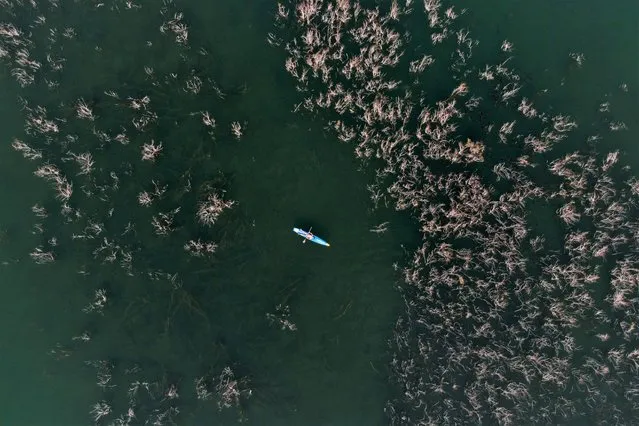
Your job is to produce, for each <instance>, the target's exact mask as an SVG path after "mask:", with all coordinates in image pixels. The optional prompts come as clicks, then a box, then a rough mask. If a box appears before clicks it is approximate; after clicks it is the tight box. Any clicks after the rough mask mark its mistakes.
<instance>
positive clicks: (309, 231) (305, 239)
mask: <svg viewBox="0 0 639 426" xmlns="http://www.w3.org/2000/svg"><path fill="white" fill-rule="evenodd" d="M312 229H313V227H312V226H311V227H310V228H309V229H308V232H307V233H308V234H309V235H311V238H313V234H311V230H312ZM307 240H308V238H306V237H304V241H302V244H306V241H307Z"/></svg>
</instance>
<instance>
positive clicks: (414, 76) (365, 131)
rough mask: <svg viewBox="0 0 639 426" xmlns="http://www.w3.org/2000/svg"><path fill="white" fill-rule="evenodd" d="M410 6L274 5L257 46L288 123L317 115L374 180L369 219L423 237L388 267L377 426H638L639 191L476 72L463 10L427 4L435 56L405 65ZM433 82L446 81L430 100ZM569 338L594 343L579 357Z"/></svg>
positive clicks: (566, 121) (606, 160)
mask: <svg viewBox="0 0 639 426" xmlns="http://www.w3.org/2000/svg"><path fill="white" fill-rule="evenodd" d="M411 3H412V2H410V1H407V2H406V4H405V6H404V7H402V6H401V5H400V4H399V3H398V2H392V4H390V5H386V6H382V5H380V6H378V7H374V8H368V7H366V6H363V4H362V3H361V2H345V1H344V2H330V1H320V0H300V1H288V2H285V3H283V4H279V5H278V8H277V11H276V27H277V29H278V31H277V33H276V34H270V35H269V37H268V39H267V41H268V42H269V44H271V45H274V46H280V45H282V46H284V47H285V50H286V52H287V53H288V57H287V58H286V61H285V63H284V68H285V70H286V71H287V72H288V73H289V74H290V75H291V76H292V77H293V78H294V79H295V81H296V83H297V89H298V90H299V91H300V92H301V96H303V97H304V99H303V100H302V101H301V102H300V103H299V104H297V105H296V106H295V108H294V109H295V111H301V110H302V108H303V109H305V110H307V111H309V112H312V113H314V114H315V113H317V112H318V111H323V113H322V115H323V116H325V117H327V120H329V126H328V127H329V128H331V129H332V130H333V131H334V132H335V134H336V137H337V138H338V139H339V140H341V141H344V142H348V143H352V144H354V145H355V154H356V155H357V157H359V158H360V159H362V160H363V161H366V162H367V163H368V164H371V165H375V166H376V167H377V172H376V180H375V182H374V183H373V184H371V185H370V186H369V191H370V192H371V199H372V201H373V203H374V205H375V206H378V205H380V204H385V205H393V206H394V207H395V208H396V209H397V210H407V211H410V212H411V213H412V215H413V217H414V218H415V219H416V220H417V221H418V223H419V226H420V230H421V232H422V234H423V243H422V245H421V246H420V247H418V248H417V250H416V251H415V253H414V255H413V256H412V259H410V260H408V261H407V264H406V265H405V266H404V267H403V268H401V267H399V265H397V269H399V270H401V272H402V278H403V281H404V285H403V286H402V287H401V293H402V295H403V297H404V300H405V302H406V312H405V314H404V315H402V316H401V317H400V318H399V319H398V321H397V323H396V327H395V333H394V338H393V339H392V341H391V348H392V351H393V353H394V355H393V361H392V363H391V370H392V376H393V377H392V380H393V383H394V384H395V385H396V389H397V395H396V396H395V397H394V398H393V399H392V400H390V401H389V402H388V404H387V407H386V412H387V415H388V417H389V421H390V423H391V424H397V425H400V424H405V425H414V424H424V425H425V424H437V425H443V424H467V423H485V422H488V423H493V422H494V423H498V424H504V425H508V424H522V423H526V424H528V423H533V424H547V423H553V424H554V423H564V422H569V421H581V420H585V419H588V421H597V422H606V421H610V422H618V423H624V422H627V421H628V419H630V418H633V417H634V416H636V414H637V412H638V410H639V399H638V398H637V397H638V393H637V391H636V390H637V389H638V386H639V381H637V380H636V379H634V378H633V377H636V372H637V367H638V364H637V363H636V362H635V351H634V349H633V348H634V347H635V346H636V344H637V335H636V334H632V332H630V331H629V330H630V329H632V330H634V326H631V325H630V324H634V319H633V318H634V316H636V313H637V308H638V307H639V298H638V297H637V294H639V293H637V288H638V287H637V281H636V280H635V279H633V278H631V277H630V275H629V274H632V273H633V271H635V270H636V269H637V268H638V267H639V258H638V257H637V256H636V255H635V254H634V253H636V252H637V241H638V240H637V238H636V235H637V232H638V230H639V222H637V219H636V218H637V217H639V215H638V213H639V212H637V206H638V205H639V204H638V201H639V200H638V199H637V193H636V191H633V189H632V188H634V186H633V185H634V182H635V181H636V178H634V177H633V176H632V175H631V174H630V171H629V167H628V166H623V167H621V166H619V165H618V164H617V161H618V159H619V152H617V151H614V152H610V153H603V159H602V156H601V154H600V153H598V152H596V151H594V150H589V149H585V150H584V148H583V146H578V147H577V148H574V145H575V144H574V143H572V141H571V135H572V134H574V133H575V132H576V131H577V129H578V124H577V121H576V120H575V119H574V118H572V117H570V116H569V115H568V114H561V113H555V114H550V113H546V112H544V111H543V110H542V108H540V107H537V106H536V102H535V98H534V97H533V96H531V94H530V93H529V92H528V91H527V89H526V87H525V86H524V84H523V82H522V79H521V78H520V77H519V75H518V74H517V72H516V70H515V69H514V68H513V67H512V66H511V64H510V63H509V61H510V60H511V57H508V58H506V59H503V58H499V59H498V61H497V63H490V62H489V63H486V62H485V61H482V60H481V59H478V58H475V57H474V55H473V49H474V47H475V46H476V45H477V43H478V42H477V40H474V39H473V38H472V37H471V35H470V31H468V30H467V29H465V28H461V27H460V26H459V25H458V24H457V23H458V22H459V17H460V16H462V15H463V13H464V11H462V13H457V12H456V10H455V8H454V7H449V8H445V6H443V3H442V2H440V1H439V0H427V1H424V3H423V16H424V19H425V20H426V21H427V24H428V26H427V29H426V34H424V35H421V34H420V35H419V36H420V39H422V38H424V37H426V38H427V39H429V40H430V42H431V45H432V46H429V47H427V48H424V47H421V49H419V48H415V49H414V51H415V52H416V53H415V56H416V57H415V58H404V56H405V55H406V54H405V52H408V51H411V49H409V43H410V41H411V39H412V38H411V37H409V36H408V35H407V33H406V32H402V31H401V30H400V27H399V25H398V22H399V21H401V20H402V17H403V16H405V15H409V14H414V13H417V12H415V11H414V10H413V8H412V7H411ZM410 47H412V46H410ZM420 50H421V51H420ZM500 50H501V52H502V53H506V54H510V53H512V52H513V51H514V46H513V44H512V43H511V42H509V41H504V42H502V44H501V46H500ZM440 52H441V54H439V53H440ZM450 52H454V53H453V54H452V56H451V55H450ZM495 56H497V57H498V55H495ZM570 57H571V58H572V59H573V60H574V61H575V62H577V65H579V66H580V65H581V63H582V62H583V55H582V56H580V55H577V54H572V55H571V56H570ZM493 60H494V59H490V61H493ZM434 69H440V70H444V71H445V72H446V73H447V75H449V76H450V77H451V78H449V79H448V80H447V81H445V82H444V81H442V80H441V78H440V79H436V80H437V82H436V84H437V86H438V87H431V86H430V85H431V84H432V83H431V82H430V81H429V80H428V78H427V77H425V76H426V74H427V73H429V72H434V71H433V70H434ZM391 75H392V76H393V78H391V77H390V76H391ZM398 76H403V78H405V79H406V80H408V81H413V82H414V83H413V84H412V85H408V84H405V83H403V82H401V81H399V80H397V78H398ZM431 80H432V79H431ZM451 80H452V81H451ZM444 85H447V86H449V87H450V88H449V89H448V90H447V91H446V93H445V94H443V95H442V92H443V90H444V89H443V88H442V86H444ZM429 88H431V90H430V92H429V90H428V89H429ZM425 93H428V94H427V95H426V94H425ZM607 108H608V106H606V108H604V110H607ZM488 113H490V114H491V116H494V117H500V119H501V118H502V117H504V118H506V119H505V121H503V122H493V121H489V120H490V118H491V117H487V114H488ZM522 117H523V118H524V120H526V122H522V121H521V118H522ZM475 123H481V127H480V128H478V126H477V125H475ZM608 127H609V129H610V130H611V131H616V130H617V129H623V128H624V126H623V125H617V124H616V122H615V120H610V121H609V124H608ZM598 138H601V136H597V135H596V136H594V137H591V138H590V139H589V140H591V141H595V140H597V139H598ZM499 145H501V146H508V149H507V150H504V149H502V148H500V146H499ZM559 145H561V149H560V150H557V152H558V154H554V153H553V151H554V150H555V149H556V148H557V147H558V146H559ZM571 149H573V152H570V150H571ZM479 162H482V163H486V166H487V167H486V168H485V169H483V170H481V172H478V171H477V169H475V168H473V167H472V165H473V164H474V163H479ZM380 164H381V165H380ZM540 164H548V165H549V167H548V170H543V167H542V166H540ZM442 165H444V167H442ZM624 181H625V184H624V183H623V182H624ZM541 206H554V207H552V208H551V209H550V210H549V211H548V212H547V213H548V214H549V215H550V217H552V216H553V214H554V215H556V216H555V218H554V220H555V222H556V223H554V225H555V232H554V234H553V233H552V232H549V230H548V229H547V228H544V227H543V226H540V225H539V224H538V223H536V221H535V216H537V215H538V214H539V211H542V212H545V211H546V208H544V207H541ZM377 230H378V229H373V231H375V232H377ZM557 238H559V239H560V240H562V239H563V243H558V244H560V245H559V247H557V244H556V243H554V241H556V239H557ZM551 241H553V243H550V242H551ZM606 271H611V273H610V275H609V277H610V278H608V273H607V272H606ZM608 287H609V290H605V289H607V288H608ZM630 289H632V290H630ZM602 293H605V294H602ZM584 335H589V336H593V337H595V336H597V338H598V339H599V340H600V341H601V342H602V343H605V344H603V345H602V346H601V347H584V346H583V344H582V343H581V340H582V336H584ZM611 336H615V337H614V339H612V338H611ZM613 340H614V343H613ZM614 395H616V396H617V397H616V398H613V396H614ZM594 419H596V420H594Z"/></svg>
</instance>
